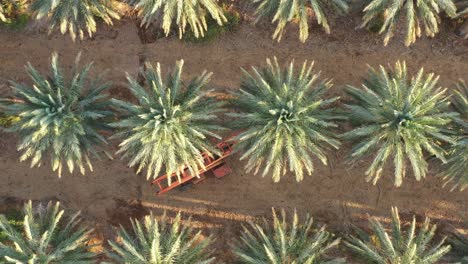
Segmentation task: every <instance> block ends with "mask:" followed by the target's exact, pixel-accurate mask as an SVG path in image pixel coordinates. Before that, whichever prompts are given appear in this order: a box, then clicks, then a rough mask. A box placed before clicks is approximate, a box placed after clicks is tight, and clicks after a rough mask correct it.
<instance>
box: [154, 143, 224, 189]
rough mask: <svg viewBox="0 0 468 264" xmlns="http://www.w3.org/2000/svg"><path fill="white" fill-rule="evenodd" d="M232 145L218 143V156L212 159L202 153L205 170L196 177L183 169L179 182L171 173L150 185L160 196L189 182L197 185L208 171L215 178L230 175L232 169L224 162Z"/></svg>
mask: <svg viewBox="0 0 468 264" xmlns="http://www.w3.org/2000/svg"><path fill="white" fill-rule="evenodd" d="M232 145H233V142H230V141H228V140H226V141H223V142H221V143H218V144H217V145H216V146H217V147H218V148H219V150H220V155H215V154H213V157H210V156H209V155H208V153H203V154H202V155H203V160H204V165H205V168H204V169H202V170H200V171H198V177H197V176H196V175H191V173H190V171H189V170H188V169H187V168H185V169H184V170H183V172H181V173H180V181H179V179H178V177H177V174H176V173H172V174H171V175H170V176H168V175H167V174H166V175H163V176H161V177H158V178H157V179H156V180H154V181H153V182H152V183H151V185H154V186H156V187H157V188H158V190H157V191H156V194H158V195H161V194H163V193H166V192H168V191H170V190H172V189H174V188H177V187H178V186H181V185H183V184H187V183H189V182H191V183H193V184H197V183H199V182H201V181H203V180H204V179H206V176H205V174H206V173H207V172H209V171H212V172H213V174H214V176H215V177H216V178H222V177H224V176H226V175H228V174H230V173H231V172H232V169H231V168H230V167H229V166H228V165H227V164H226V162H225V160H226V158H227V157H229V156H230V155H231V154H232ZM169 177H171V183H170V184H169V179H168V178H169Z"/></svg>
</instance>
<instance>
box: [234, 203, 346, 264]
mask: <svg viewBox="0 0 468 264" xmlns="http://www.w3.org/2000/svg"><path fill="white" fill-rule="evenodd" d="M249 226H250V228H248V227H245V226H244V227H243V229H244V230H243V233H242V235H241V239H240V241H239V243H238V245H237V246H236V247H235V248H234V254H235V255H236V256H237V257H238V259H239V260H240V261H242V262H241V263H245V264H267V263H278V264H304V263H307V264H338V263H345V262H344V261H343V260H342V259H329V258H327V257H326V253H327V252H328V251H330V249H332V248H334V247H336V246H337V245H338V244H339V243H340V239H335V238H333V235H332V234H331V233H329V232H327V231H326V230H325V226H323V227H321V228H319V229H314V228H313V219H312V218H311V217H310V216H309V215H307V218H306V220H305V222H304V223H303V224H301V223H299V217H298V215H297V212H294V215H293V218H292V221H291V222H288V220H287V219H286V214H285V212H284V210H282V211H281V218H279V217H278V216H277V214H276V212H275V210H274V209H273V223H272V224H271V223H270V222H268V221H266V220H265V219H263V224H261V225H260V224H256V223H254V222H252V221H251V222H249Z"/></svg>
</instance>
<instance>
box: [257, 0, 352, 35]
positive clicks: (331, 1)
mask: <svg viewBox="0 0 468 264" xmlns="http://www.w3.org/2000/svg"><path fill="white" fill-rule="evenodd" d="M254 3H256V4H257V5H258V6H257V11H256V14H257V16H258V17H257V21H258V20H259V19H261V18H263V17H273V20H272V23H277V26H276V30H275V32H274V33H273V38H274V39H277V40H278V41H280V40H281V38H282V36H283V33H284V30H285V27H286V25H287V24H288V23H290V22H293V21H297V23H298V24H299V39H300V40H301V41H302V42H305V41H306V40H307V38H308V37H309V17H310V16H311V15H310V14H311V13H313V16H314V17H315V18H316V20H317V23H318V24H319V25H322V27H323V28H324V29H325V32H326V33H327V34H330V25H329V23H328V14H327V12H326V11H335V12H338V13H340V14H343V13H346V12H347V11H348V9H349V6H348V1H347V0H298V1H297V0H254Z"/></svg>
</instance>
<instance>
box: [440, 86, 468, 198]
mask: <svg viewBox="0 0 468 264" xmlns="http://www.w3.org/2000/svg"><path fill="white" fill-rule="evenodd" d="M452 105H453V106H454V108H455V110H456V111H457V112H458V113H459V114H460V115H459V116H458V117H456V118H455V126H456V128H455V129H456V132H457V142H456V143H455V145H453V146H452V149H451V151H450V153H449V154H450V155H449V157H448V161H447V164H446V166H444V167H443V169H444V171H443V172H442V176H443V177H444V179H445V180H446V183H454V185H453V187H452V190H455V189H456V188H460V190H464V189H465V188H466V187H468V85H466V83H465V82H464V81H463V80H460V82H458V83H457V87H456V90H455V92H454V96H453V100H452Z"/></svg>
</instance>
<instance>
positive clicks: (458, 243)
mask: <svg viewBox="0 0 468 264" xmlns="http://www.w3.org/2000/svg"><path fill="white" fill-rule="evenodd" d="M448 241H449V243H450V244H451V245H452V247H453V251H454V253H456V254H457V255H458V256H460V258H461V262H460V263H462V264H464V263H466V262H467V261H468V236H467V235H466V234H462V233H460V232H456V233H452V235H451V236H449V238H448Z"/></svg>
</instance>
